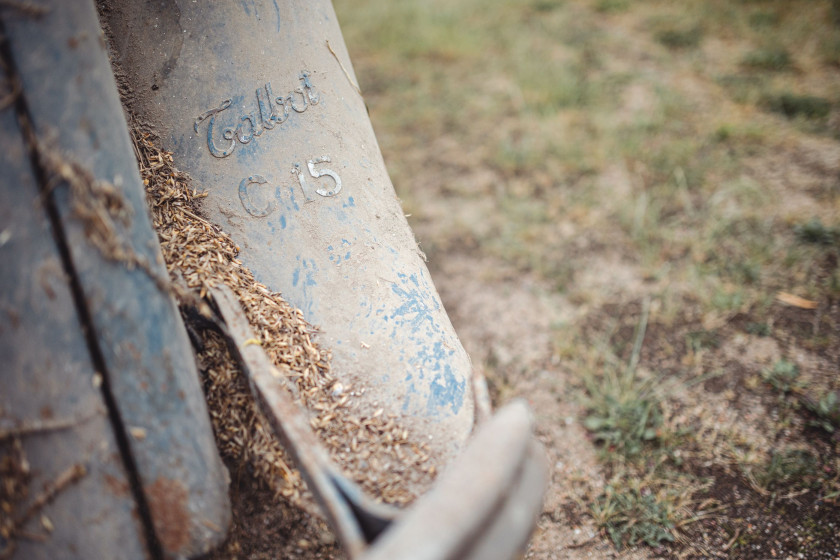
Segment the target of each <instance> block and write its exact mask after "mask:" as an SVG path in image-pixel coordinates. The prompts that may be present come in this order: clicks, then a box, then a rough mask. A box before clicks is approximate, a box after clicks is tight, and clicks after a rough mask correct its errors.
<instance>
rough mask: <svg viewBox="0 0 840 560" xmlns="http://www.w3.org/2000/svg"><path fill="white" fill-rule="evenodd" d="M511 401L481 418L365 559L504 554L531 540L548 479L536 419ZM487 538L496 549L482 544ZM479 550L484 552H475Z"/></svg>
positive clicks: (498, 558)
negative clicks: (430, 486) (535, 429)
mask: <svg viewBox="0 0 840 560" xmlns="http://www.w3.org/2000/svg"><path fill="white" fill-rule="evenodd" d="M530 414H531V413H530V411H529V410H528V407H527V406H526V405H525V404H524V403H523V402H522V401H513V402H511V403H509V404H508V405H507V406H505V407H504V408H502V409H501V410H499V411H498V412H497V413H496V415H495V416H494V417H493V418H491V419H490V420H488V421H487V422H485V423H484V424H482V425H481V426H480V427H479V428H478V430H477V431H476V434H475V436H474V437H473V438H472V439H471V440H470V443H469V445H468V446H467V447H466V448H465V449H464V452H463V453H462V454H461V456H459V457H458V459H457V460H456V461H454V462H453V464H452V465H451V466H450V467H449V470H448V471H447V472H445V473H443V474H442V475H441V476H440V478H439V479H438V480H437V481H436V483H435V487H434V488H433V489H432V490H431V492H429V493H428V494H427V495H425V496H423V497H422V498H421V499H420V500H418V502H417V503H416V504H415V505H414V506H413V507H412V508H411V509H409V510H408V511H407V512H406V513H405V514H404V515H403V516H402V517H401V518H400V519H399V522H398V523H395V524H394V526H393V528H392V529H390V530H389V531H387V532H386V533H384V534H383V535H382V537H381V540H379V541H378V542H376V544H375V546H373V547H371V549H370V550H369V551H368V552H367V553H366V554H365V555H364V556H363V558H364V560H386V559H392V558H400V559H401V560H456V559H461V558H467V557H469V558H480V557H481V558H485V559H486V560H503V559H509V558H512V557H513V555H515V554H516V552H517V551H518V550H519V549H520V548H521V547H522V546H523V545H524V544H525V543H526V542H527V540H528V537H529V536H530V534H531V531H532V530H533V527H534V523H535V522H536V514H537V513H538V512H539V510H540V509H541V507H542V495H543V492H544V491H545V487H546V485H547V478H546V469H545V468H544V467H543V466H542V465H543V463H544V461H545V459H544V457H543V456H542V453H543V452H542V450H541V449H538V446H537V444H536V443H535V442H534V441H533V439H532V437H531V433H532V420H531V417H530ZM484 541H489V542H493V543H495V544H496V546H495V547H490V546H487V547H481V543H482V542H484ZM479 547H481V548H480V550H481V551H482V553H483V554H487V556H475V555H473V554H472V551H473V549H477V548H479Z"/></svg>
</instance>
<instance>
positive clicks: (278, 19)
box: [273, 0, 280, 33]
mask: <svg viewBox="0 0 840 560" xmlns="http://www.w3.org/2000/svg"><path fill="white" fill-rule="evenodd" d="M273 2H274V12H275V13H276V14H277V32H278V33H280V6H278V5H277V0H273Z"/></svg>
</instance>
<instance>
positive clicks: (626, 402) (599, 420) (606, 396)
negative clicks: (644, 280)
mask: <svg viewBox="0 0 840 560" xmlns="http://www.w3.org/2000/svg"><path fill="white" fill-rule="evenodd" d="M646 305H648V304H647V303H646ZM646 328H647V307H646V308H645V311H644V312H643V314H642V319H641V322H640V324H639V327H638V329H637V331H636V340H635V343H634V345H633V355H632V357H631V358H630V363H629V364H628V366H627V369H626V370H624V371H623V372H618V371H615V366H610V365H608V366H607V371H605V372H604V374H603V375H602V376H599V377H598V378H594V377H590V378H587V379H586V380H585V383H586V389H587V392H588V393H589V398H588V399H587V400H586V402H585V406H586V410H587V416H586V418H585V419H584V421H583V425H584V427H586V429H587V430H589V431H590V432H591V433H592V435H593V437H594V438H595V441H599V442H602V443H604V445H605V446H606V448H607V450H608V451H611V452H616V453H619V454H621V455H624V456H625V457H632V456H634V455H638V454H639V453H641V451H642V450H643V449H644V447H645V445H646V444H648V443H651V442H653V441H655V440H656V439H657V438H658V437H659V429H660V428H661V426H662V420H663V417H662V404H661V402H660V399H659V398H658V397H657V395H656V394H655V393H654V391H653V384H652V383H650V382H646V381H642V380H640V379H639V378H638V377H637V376H636V366H637V365H638V359H639V353H640V352H641V345H642V340H643V339H644V333H645V330H646Z"/></svg>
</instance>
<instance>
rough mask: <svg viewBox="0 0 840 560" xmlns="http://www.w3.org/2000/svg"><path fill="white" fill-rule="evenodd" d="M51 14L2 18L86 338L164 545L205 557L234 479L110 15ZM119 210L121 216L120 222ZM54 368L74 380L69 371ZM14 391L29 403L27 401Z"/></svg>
mask: <svg viewBox="0 0 840 560" xmlns="http://www.w3.org/2000/svg"><path fill="white" fill-rule="evenodd" d="M41 4H42V5H44V6H45V7H46V10H45V11H44V13H43V14H42V15H40V16H39V17H33V16H32V14H29V13H26V12H23V11H19V10H11V9H10V10H4V11H2V12H0V16H2V24H3V31H4V34H5V35H6V37H7V40H8V45H9V48H8V57H9V59H10V63H11V64H12V66H14V69H15V70H16V72H17V74H18V77H19V79H20V84H21V94H20V95H21V98H20V101H19V105H18V107H17V109H18V111H23V112H26V113H28V115H29V118H30V120H31V128H32V135H33V137H37V141H34V142H33V143H35V144H37V146H36V148H37V154H38V160H39V165H40V167H41V169H40V173H41V175H42V177H41V179H40V180H41V182H42V185H41V188H42V189H45V190H49V191H50V197H49V201H50V204H52V205H54V208H55V209H56V218H55V222H56V223H55V224H54V225H55V226H56V228H57V236H56V238H57V239H58V240H59V243H60V244H63V245H64V246H65V247H66V251H67V259H66V261H67V262H68V263H70V264H69V265H67V264H66V265H65V266H69V267H70V269H68V271H69V272H70V274H72V275H74V276H75V278H76V280H77V281H78V291H79V294H80V295H79V298H81V299H83V300H84V305H83V307H84V308H85V309H86V312H87V313H88V315H89V317H88V318H87V319H88V320H89V321H90V324H89V325H85V327H84V328H85V329H86V330H87V332H88V333H89V336H90V337H92V339H93V340H94V343H93V347H94V348H95V352H96V353H98V354H99V359H100V360H101V363H102V367H103V369H104V371H101V372H100V373H101V374H102V375H103V376H104V385H103V387H107V388H108V390H109V391H110V394H112V395H113V402H114V403H115V409H116V410H115V416H114V418H115V419H116V420H118V422H117V425H116V429H118V430H124V433H125V434H126V445H127V447H128V448H129V449H130V454H129V456H130V457H131V458H132V460H133V461H134V463H135V464H136V466H137V469H138V476H139V480H140V483H141V485H142V488H143V496H144V497H145V501H146V503H147V504H148V508H149V510H150V512H151V518H152V523H153V524H154V527H155V532H156V534H157V539H158V540H159V542H160V545H161V547H162V549H163V552H164V553H165V554H166V555H168V556H184V555H193V554H197V553H200V552H203V551H206V550H207V549H208V548H209V547H210V546H212V545H213V544H215V543H217V542H219V541H220V540H221V539H222V538H223V536H224V531H225V528H226V526H227V524H228V522H229V519H230V511H229V504H228V497H227V473H226V471H225V469H224V467H223V465H222V464H221V461H220V460H219V458H218V454H217V451H216V448H215V443H214V441H213V436H212V433H211V429H210V424H209V419H208V413H207V408H206V404H205V402H204V398H203V394H202V392H201V388H200V386H199V381H198V376H197V371H196V367H195V363H194V360H193V356H192V352H191V349H190V346H189V342H188V339H187V336H186V332H185V331H184V327H183V324H182V322H181V319H180V316H179V314H178V311H177V309H176V307H175V304H174V302H173V300H172V298H171V297H170V295H169V294H168V293H167V292H166V290H165V289H162V288H163V285H164V284H165V283H166V278H167V275H166V271H165V269H164V267H163V264H162V258H161V256H160V250H159V247H158V244H157V240H156V237H155V233H154V231H153V230H152V227H151V223H150V221H149V218H148V213H147V212H148V211H147V209H146V205H145V199H144V191H143V187H142V185H141V183H140V179H139V175H138V173H137V163H136V161H135V158H134V154H133V150H132V146H131V143H130V140H129V136H128V132H127V129H126V123H125V119H124V116H123V113H122V107H121V105H120V100H119V97H118V95H117V90H116V87H115V82H114V78H113V75H112V71H111V67H110V64H109V62H108V58H107V53H106V51H105V43H104V39H103V37H102V35H101V31H100V28H99V23H98V19H97V14H96V11H95V9H94V6H93V5H92V3H91V2H90V1H89V0H54V1H51V2H43V3H41ZM4 172H5V169H4ZM113 209H116V211H117V214H118V215H110V214H109V213H108V212H109V211H110V210H113ZM95 212H100V213H99V214H95ZM103 225H107V226H108V227H104V228H103ZM108 251H111V253H110V254H108ZM31 281H32V280H31V279H30V282H31ZM77 299H78V298H77ZM37 334H40V333H37V331H36V332H33V337H34V336H37ZM33 340H34V339H33ZM40 343H41V344H43V345H44V346H49V344H50V339H49V338H45V339H41V340H40ZM46 365H49V366H51V369H50V372H51V373H53V374H58V373H59V372H60V371H61V370H60V367H61V364H59V363H51V364H46ZM87 382H88V383H89V382H90V380H88V381H87ZM4 393H5V391H4ZM14 395H15V398H18V399H25V398H27V394H26V392H25V391H24V392H23V393H20V394H18V393H17V392H15V393H14ZM56 398H57V399H59V400H60V396H59V395H56ZM125 541H126V543H127V544H126V546H130V544H129V539H127V538H126V539H125ZM106 556H107V555H106ZM116 556H121V557H124V556H131V555H130V554H128V552H126V554H118V555H116ZM88 557H102V555H101V554H91V555H89V556H88Z"/></svg>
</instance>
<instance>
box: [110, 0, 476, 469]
mask: <svg viewBox="0 0 840 560" xmlns="http://www.w3.org/2000/svg"><path fill="white" fill-rule="evenodd" d="M100 9H101V11H102V13H103V16H104V19H105V20H106V21H107V22H108V25H109V27H110V30H111V33H112V37H113V45H114V50H115V53H114V54H115V60H116V62H117V63H118V65H119V66H120V67H121V68H122V70H123V71H124V72H125V74H126V76H125V77H126V80H127V82H128V83H129V84H130V85H131V87H132V89H133V91H132V93H131V97H132V98H133V102H132V106H133V109H134V111H135V113H136V114H138V115H140V117H141V119H142V120H144V122H145V123H146V124H148V125H150V126H151V127H152V128H153V129H154V130H155V131H156V132H157V133H158V134H160V136H161V137H162V139H163V141H164V147H165V148H167V149H170V150H172V151H173V152H174V153H175V158H176V160H177V161H178V162H179V166H180V167H181V168H182V169H183V170H185V171H187V172H188V173H189V174H190V175H191V176H192V178H193V180H194V185H195V186H196V187H198V188H200V189H205V190H207V191H209V193H210V194H209V196H208V198H207V199H206V204H205V205H204V209H205V210H206V212H207V213H208V214H209V216H210V218H211V219H212V220H213V221H214V222H215V223H217V224H219V225H220V226H222V227H223V228H224V230H225V231H227V232H229V233H230V235H231V236H232V238H233V239H234V240H235V241H236V242H237V243H238V244H239V246H240V247H241V259H242V261H243V263H244V264H245V265H246V266H248V267H249V268H250V269H251V270H252V271H253V272H254V274H255V276H256V278H257V279H258V280H259V281H261V282H263V283H265V284H266V285H267V286H268V287H269V288H270V289H272V290H277V291H280V292H282V294H283V296H284V297H285V298H286V299H287V300H288V301H289V302H290V303H292V304H294V305H295V306H297V307H299V308H300V309H302V310H303V312H304V315H305V317H306V318H307V320H309V321H310V322H312V323H313V324H316V325H318V326H320V328H321V329H322V335H321V342H322V343H323V344H324V345H325V346H327V347H329V348H330V349H331V350H332V352H333V358H334V359H333V368H334V371H335V372H336V373H337V374H338V375H339V376H340V377H341V379H342V381H343V382H344V383H345V385H348V386H351V387H353V388H354V389H355V390H356V391H357V392H362V391H363V393H362V395H361V396H360V398H359V399H358V400H359V401H360V407H361V408H363V409H364V410H365V411H367V412H368V413H369V412H372V411H374V410H377V409H379V408H384V411H385V414H389V413H397V414H400V415H402V416H403V417H404V418H405V423H406V424H407V427H409V428H411V432H412V433H415V434H424V437H423V439H424V440H425V443H427V444H429V445H430V446H431V447H432V448H433V450H437V451H438V452H439V453H438V455H439V456H441V457H442V458H448V457H451V456H452V455H454V454H455V453H456V452H457V450H458V449H459V448H460V446H461V445H462V444H463V442H464V441H465V439H466V437H467V435H468V434H469V433H470V430H471V429H472V426H473V416H474V411H473V409H474V402H473V397H472V383H471V379H472V374H471V366H470V363H469V359H468V357H467V355H466V353H465V352H464V350H463V348H462V346H461V343H460V342H459V340H458V338H457V336H456V334H455V332H454V330H453V328H452V325H451V324H450V322H449V319H448V317H447V315H446V313H445V311H444V309H443V307H442V305H441V302H440V299H439V297H438V295H437V292H436V290H435V288H434V286H433V284H432V280H431V278H430V276H429V273H428V270H427V269H426V266H425V264H424V262H423V259H422V258H421V256H420V252H419V250H418V247H417V244H416V242H415V240H414V237H413V235H412V233H411V231H410V229H409V226H408V224H407V222H406V220H405V217H404V215H403V213H402V209H401V207H400V203H399V201H398V200H397V198H396V196H395V194H394V190H393V187H392V185H391V182H390V179H389V178H388V175H387V172H386V170H385V166H384V163H383V161H382V158H381V155H380V152H379V148H378V145H377V143H376V138H375V136H374V134H373V130H372V127H371V124H370V120H369V119H368V116H367V112H366V109H365V105H364V101H363V99H362V97H361V96H360V94H359V93H358V90H357V87H356V80H355V76H354V75H353V72H352V66H351V64H350V61H349V58H348V55H347V52H346V50H345V47H344V43H343V39H342V37H341V32H340V30H339V27H338V23H337V21H336V18H335V14H334V12H333V10H332V6H331V5H330V3H329V2H328V1H327V0H319V1H317V2H302V1H283V2H281V1H279V0H253V1H250V0H249V1H247V2H245V1H242V2H181V3H174V2H130V1H120V0H100ZM427 436H432V438H431V439H426V438H427Z"/></svg>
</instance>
